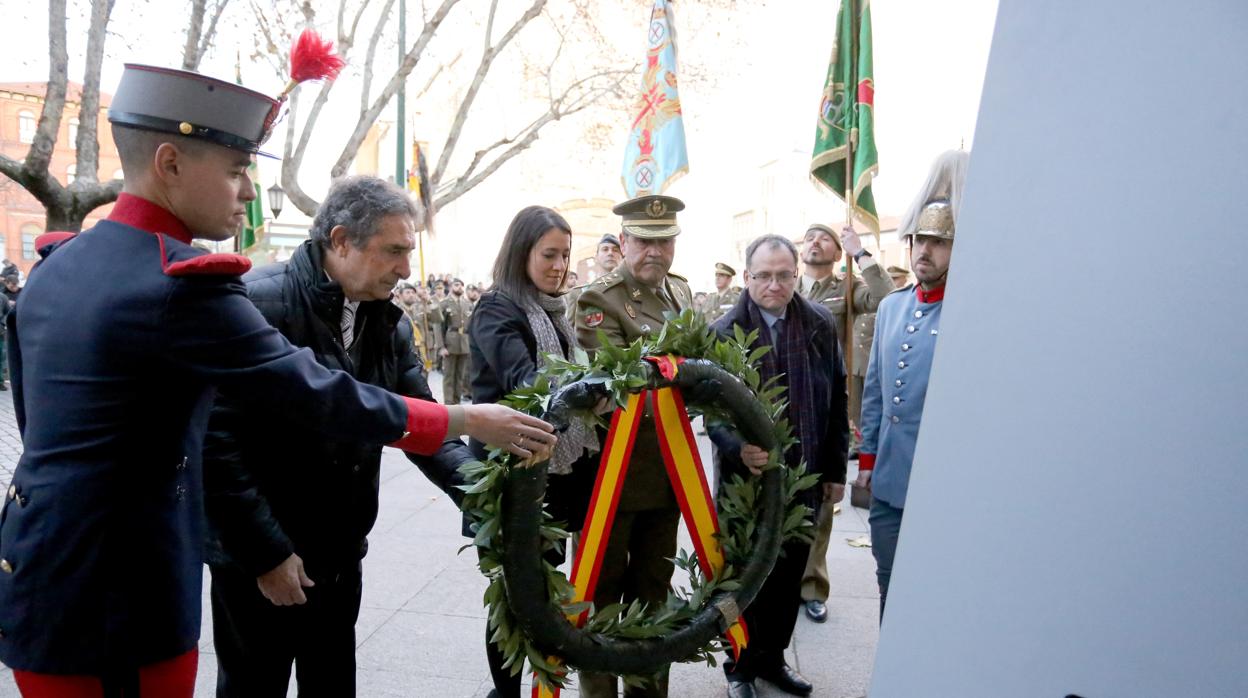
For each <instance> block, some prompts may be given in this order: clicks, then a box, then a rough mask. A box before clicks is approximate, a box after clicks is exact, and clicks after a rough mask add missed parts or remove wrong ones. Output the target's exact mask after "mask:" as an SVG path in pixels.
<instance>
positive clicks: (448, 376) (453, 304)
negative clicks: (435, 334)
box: [440, 279, 472, 405]
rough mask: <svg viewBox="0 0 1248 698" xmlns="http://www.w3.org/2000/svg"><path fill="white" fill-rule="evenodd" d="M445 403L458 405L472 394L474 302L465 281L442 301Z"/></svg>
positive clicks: (456, 282)
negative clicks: (470, 325)
mask: <svg viewBox="0 0 1248 698" xmlns="http://www.w3.org/2000/svg"><path fill="white" fill-rule="evenodd" d="M440 310H441V315H442V404H444V405H458V404H459V402H460V400H462V399H463V397H464V395H465V394H467V392H468V357H469V356H470V354H469V353H468V351H469V350H468V318H470V317H472V301H470V300H468V298H467V297H465V296H464V282H463V281H460V280H459V279H454V280H453V281H451V295H449V296H447V297H446V300H444V301H442V305H441V308H440Z"/></svg>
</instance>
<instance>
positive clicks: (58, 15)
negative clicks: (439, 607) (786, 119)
mask: <svg viewBox="0 0 1248 698" xmlns="http://www.w3.org/2000/svg"><path fill="white" fill-rule="evenodd" d="M68 74H69V53H68V51H67V50H66V48H65V0H49V2H48V91H47V93H46V94H45V95H44V98H43V113H41V114H40V115H39V127H38V129H37V130H36V131H35V138H34V140H33V141H32V142H31V144H30V150H28V151H27V152H26V170H27V172H46V171H47V169H48V163H50V162H51V161H52V149H53V148H54V147H56V134H57V131H58V130H59V129H60V128H61V113H62V112H64V111H65V82H66V80H67V77H66V76H67V75H68ZM58 186H59V185H58ZM31 193H34V192H31Z"/></svg>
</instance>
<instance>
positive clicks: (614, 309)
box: [576, 265, 693, 698]
mask: <svg viewBox="0 0 1248 698" xmlns="http://www.w3.org/2000/svg"><path fill="white" fill-rule="evenodd" d="M692 305H693V292H692V291H690V290H689V284H688V283H687V282H686V281H685V279H683V278H682V277H679V276H676V275H675V274H668V275H667V279H666V281H665V282H664V283H663V285H662V287H660V288H658V289H652V288H650V287H648V286H645V285H642V284H641V283H640V282H638V281H637V280H636V279H634V278H633V276H632V275H631V274H630V273H629V272H628V270H627V268H626V267H625V266H624V265H621V266H620V268H619V269H617V270H616V271H613V272H611V273H609V274H606V275H604V276H602V277H600V278H598V279H595V280H594V281H593V282H591V283H589V284H587V285H586V286H585V287H584V288H583V290H582V292H581V294H580V298H578V299H577V303H576V336H577V340H578V341H579V342H580V344H581V346H582V347H585V349H587V350H589V351H591V352H592V351H593V350H594V349H596V348H597V347H599V346H602V344H601V342H600V341H599V336H600V335H599V332H601V333H602V334H603V335H605V337H606V341H607V342H609V343H610V344H612V345H613V346H627V345H628V344H631V343H632V342H633V341H634V340H636V339H638V338H640V337H642V336H647V335H655V334H658V333H659V331H660V330H662V328H663V323H664V322H665V319H664V317H663V314H664V313H665V312H672V313H678V312H680V311H681V310H684V309H685V308H689V307H691V306H692ZM679 521H680V506H679V505H678V504H677V502H676V496H675V494H674V493H673V491H672V486H671V482H670V481H669V480H668V477H667V470H666V468H665V467H664V465H663V456H662V454H661V453H660V451H659V442H658V434H657V433H656V431H655V426H654V417H653V416H652V415H651V414H650V411H649V409H647V410H646V414H645V415H643V416H642V418H641V424H640V426H639V427H638V430H637V437H636V440H635V441H634V442H633V451H632V458H631V459H630V460H629V465H628V474H627V476H626V477H625V480H624V487H623V491H622V492H621V493H620V502H619V505H618V507H617V509H616V519H615V524H614V526H613V527H612V532H611V537H610V540H609V541H608V544H607V551H606V554H605V555H604V556H603V561H602V567H601V569H600V570H599V573H598V586H597V589H596V590H595V592H594V603H595V604H597V606H598V607H599V608H602V607H604V606H606V605H608V604H611V603H615V602H617V601H620V600H621V599H622V600H624V601H629V600H632V599H640V600H642V601H644V602H646V603H648V604H651V607H652V608H654V607H656V605H658V606H661V605H662V604H663V601H664V599H665V598H666V597H667V591H668V588H669V586H670V584H671V579H672V569H673V568H672V563H671V562H670V558H671V557H672V556H673V555H675V552H676V534H677V527H678V526H679ZM615 685H616V680H615V677H613V676H610V675H606V674H590V673H582V674H581V682H580V687H581V695H582V696H585V697H586V698H605V697H606V696H616V695H617V693H616V688H615ZM624 695H625V696H628V697H633V696H637V697H642V696H644V697H647V698H652V697H657V696H665V695H667V675H666V671H664V672H663V674H662V678H661V679H660V680H659V683H658V685H657V686H646V687H644V688H634V687H628V688H626V690H625V692H624Z"/></svg>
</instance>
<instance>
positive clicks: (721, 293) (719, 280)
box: [702, 262, 741, 325]
mask: <svg viewBox="0 0 1248 698" xmlns="http://www.w3.org/2000/svg"><path fill="white" fill-rule="evenodd" d="M736 275H737V270H735V269H733V268H732V267H730V266H728V265H727V264H724V263H723V262H716V263H715V292H714V293H712V294H710V295H708V296H707V297H706V302H705V303H704V304H703V305H702V317H704V318H706V324H708V325H709V324H711V323H712V322H715V321H716V320H718V319H719V318H720V316H721V315H723V314H724V313H726V312H728V311H729V310H732V307H733V306H735V305H736V304H737V299H739V298H740V297H741V287H740V286H733V285H732V277H734V276H736Z"/></svg>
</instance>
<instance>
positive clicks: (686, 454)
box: [532, 355, 749, 698]
mask: <svg viewBox="0 0 1248 698" xmlns="http://www.w3.org/2000/svg"><path fill="white" fill-rule="evenodd" d="M647 360H648V361H651V362H652V363H654V364H655V366H657V367H658V370H659V373H660V374H661V375H663V377H664V378H666V379H667V380H673V379H675V377H676V374H677V372H678V371H679V370H680V364H681V363H683V362H684V359H683V358H680V357H675V356H670V355H669V356H663V357H648V358H647ZM647 404H649V405H650V410H651V412H652V413H653V414H654V419H655V424H656V426H657V432H658V437H659V448H660V450H661V452H662V454H663V463H664V465H665V466H666V468H667V474H668V477H669V478H670V479H671V482H672V489H673V490H674V491H675V493H676V500H677V502H679V504H680V511H681V514H682V515H683V517H684V520H685V525H686V526H688V528H689V533H690V536H691V537H692V538H693V546H694V550H695V551H696V554H697V557H698V563H699V565H700V566H701V568H702V572H703V574H705V575H706V576H707V577H708V578H714V577H715V576H716V575H718V574H720V573H721V572H722V571H723V568H724V553H723V549H722V548H721V547H720V545H719V540H718V538H717V535H718V534H719V520H718V518H717V517H716V515H715V503H714V500H713V499H712V498H711V490H710V487H709V486H708V485H707V482H706V475H705V474H704V472H703V470H702V459H701V458H700V457H699V455H698V447H697V441H696V439H695V438H694V435H693V428H692V426H691V425H690V424H689V414H688V412H686V410H685V402H684V399H683V398H682V397H681V394H680V390H679V389H677V388H659V389H657V390H646V391H642V392H641V393H637V394H633V395H630V396H629V398H628V404H627V405H626V406H625V407H624V409H622V410H616V412H615V415H614V416H613V417H612V418H611V428H610V430H609V431H608V432H607V441H606V445H605V446H604V448H603V451H602V459H601V460H600V461H599V466H598V479H597V481H596V482H595V483H594V492H593V496H592V498H591V499H590V501H589V511H588V513H587V514H586V515H585V525H584V527H582V529H581V540H580V545H579V546H578V547H577V551H576V557H575V559H574V561H573V563H572V579H571V582H572V586H573V588H574V589H575V594H574V596H573V598H572V601H573V602H574V603H581V602H583V601H586V600H590V599H593V597H594V589H595V588H596V587H597V584H598V572H599V568H600V567H601V566H602V559H603V555H604V554H605V553H606V548H607V542H608V541H609V540H610V539H611V525H612V523H613V522H614V520H615V511H616V507H617V506H618V505H619V501H620V493H621V492H622V491H623V489H624V476H625V474H626V473H627V471H628V461H629V457H630V456H631V455H632V450H633V442H634V440H635V439H636V437H637V427H638V425H640V423H641V416H642V413H643V412H644V410H645V406H646V405H647ZM587 617H588V611H586V612H583V613H580V614H578V615H576V616H575V617H574V616H569V617H568V620H570V621H571V622H573V623H574V624H576V625H577V626H578V627H579V626H581V625H583V624H584V623H585V621H586V619H587ZM727 636H728V642H729V644H731V645H732V648H733V651H734V653H735V654H736V655H737V656H738V657H739V656H740V654H741V651H742V650H743V649H745V646H746V644H747V643H748V642H749V633H748V631H747V629H746V626H745V620H744V619H738V620H737V621H736V623H734V624H733V625H732V626H731V627H730V628H729V629H728V633H727ZM550 659H551V661H552V662H557V661H558V658H557V657H550ZM558 696H559V689H558V688H553V689H551V688H547V687H546V686H544V685H543V684H542V683H541V682H540V681H538V680H536V676H535V677H534V681H533V692H532V697H533V698H558Z"/></svg>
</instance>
